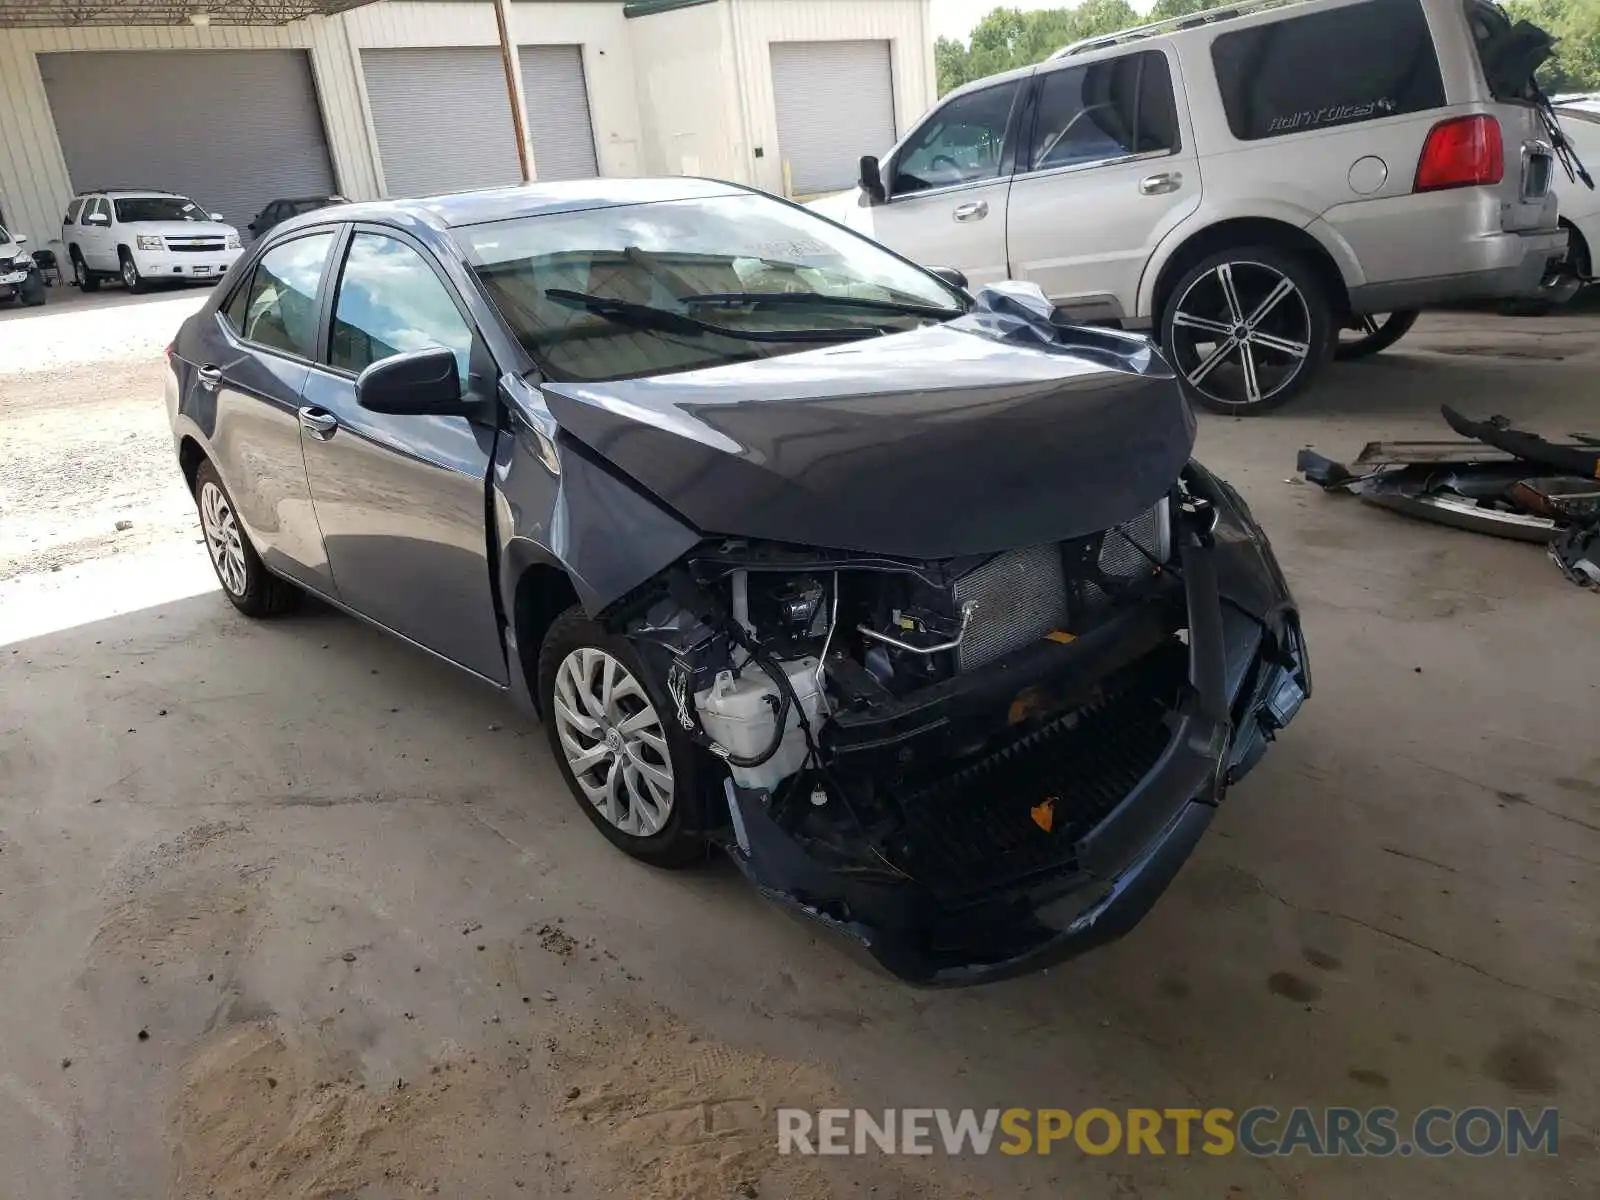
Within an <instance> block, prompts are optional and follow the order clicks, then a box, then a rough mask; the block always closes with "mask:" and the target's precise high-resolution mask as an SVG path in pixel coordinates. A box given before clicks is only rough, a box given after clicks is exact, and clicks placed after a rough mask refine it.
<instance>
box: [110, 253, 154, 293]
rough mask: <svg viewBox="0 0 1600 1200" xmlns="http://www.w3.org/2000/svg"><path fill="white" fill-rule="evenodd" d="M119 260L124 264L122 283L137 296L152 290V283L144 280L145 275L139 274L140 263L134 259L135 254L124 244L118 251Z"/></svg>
mask: <svg viewBox="0 0 1600 1200" xmlns="http://www.w3.org/2000/svg"><path fill="white" fill-rule="evenodd" d="M117 261H118V262H120V263H121V264H122V283H123V286H124V287H126V288H127V289H128V290H129V291H130V292H132V293H133V294H134V295H135V296H142V295H144V293H146V292H148V291H149V290H150V285H149V284H147V283H146V282H145V281H144V276H143V275H141V274H139V264H138V263H136V262H134V261H133V255H132V254H130V253H129V252H128V248H127V247H126V246H124V247H123V248H122V249H120V250H118V251H117Z"/></svg>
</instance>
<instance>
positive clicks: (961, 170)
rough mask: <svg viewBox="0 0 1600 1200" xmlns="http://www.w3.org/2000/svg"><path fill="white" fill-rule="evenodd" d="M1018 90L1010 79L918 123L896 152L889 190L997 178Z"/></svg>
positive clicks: (899, 191)
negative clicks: (908, 138)
mask: <svg viewBox="0 0 1600 1200" xmlns="http://www.w3.org/2000/svg"><path fill="white" fill-rule="evenodd" d="M1021 86H1022V85H1021V83H1020V82H1019V81H1017V80H1013V81H1012V82H1010V83H1002V84H1000V85H998V86H996V87H992V88H985V89H983V90H982V91H981V92H970V93H968V94H967V95H965V96H960V97H958V98H957V99H955V100H952V101H950V103H948V104H946V105H945V106H944V107H943V108H941V109H940V110H939V111H938V112H936V113H935V114H934V115H933V116H932V117H930V118H929V119H928V120H927V121H925V122H924V123H923V125H922V127H921V128H920V129H918V130H917V132H916V133H914V134H913V135H912V136H911V140H910V141H909V142H907V143H906V147H905V149H904V150H902V151H901V152H900V156H899V158H898V159H897V160H896V161H895V164H894V180H893V182H892V183H891V184H890V188H889V190H890V191H891V192H892V193H893V194H894V195H896V196H898V195H901V194H902V193H905V192H923V191H927V190H928V189H929V188H940V187H953V186H955V185H956V184H960V183H976V182H978V181H980V180H984V179H993V178H995V176H997V175H999V174H1000V152H1001V150H1002V149H1003V147H1004V145H1005V139H1006V125H1007V123H1009V122H1010V120H1011V105H1012V103H1013V102H1014V101H1015V100H1016V98H1017V91H1018V90H1019V88H1020V87H1021Z"/></svg>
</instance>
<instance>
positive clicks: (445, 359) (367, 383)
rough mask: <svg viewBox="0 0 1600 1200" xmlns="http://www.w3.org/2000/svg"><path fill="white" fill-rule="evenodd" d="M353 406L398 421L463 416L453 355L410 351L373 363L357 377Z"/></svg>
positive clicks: (437, 348)
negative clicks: (392, 417)
mask: <svg viewBox="0 0 1600 1200" xmlns="http://www.w3.org/2000/svg"><path fill="white" fill-rule="evenodd" d="M356 403H357V404H359V405H360V406H361V407H362V408H364V409H366V410H367V411H368V412H375V413H390V414H392V415H394V416H401V417H420V416H441V417H459V416H462V415H464V413H465V406H464V405H463V404H462V402H461V376H460V374H459V373H458V371H457V369H456V356H455V354H454V352H452V351H450V350H446V349H445V348H444V347H443V346H435V347H433V348H432V349H429V350H412V351H409V352H407V353H405V354H396V355H394V356H393V357H392V358H385V359H383V360H381V361H379V362H375V363H373V364H372V365H371V366H370V367H368V368H367V369H366V370H365V371H363V372H361V374H360V375H358V376H357V377H356Z"/></svg>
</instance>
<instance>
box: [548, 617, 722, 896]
mask: <svg viewBox="0 0 1600 1200" xmlns="http://www.w3.org/2000/svg"><path fill="white" fill-rule="evenodd" d="M648 679H649V675H648V673H647V671H646V669H645V666H644V664H643V663H642V662H641V661H640V660H639V656H638V655H637V654H635V653H634V650H633V646H632V645H631V644H630V643H629V642H628V640H627V639H626V638H621V637H617V636H615V635H613V634H610V633H607V632H606V631H605V630H604V629H603V628H601V627H600V626H599V625H597V624H596V623H595V622H593V621H591V620H590V619H589V618H588V617H587V616H585V615H584V612H583V609H582V608H581V607H580V606H578V605H574V606H573V607H571V608H569V609H567V611H566V612H564V613H562V614H561V615H560V616H559V617H557V618H556V621H555V624H553V625H551V626H550V630H549V632H548V633H546V634H545V638H544V645H543V646H542V647H541V648H540V650H539V667H538V678H537V680H536V686H537V689H538V690H537V692H536V693H535V694H536V695H537V697H538V701H539V711H540V713H541V714H543V717H544V727H545V732H546V734H547V735H548V737H549V739H550V752H551V754H553V755H554V756H555V760H556V764H557V765H558V766H559V767H560V768H561V777H562V779H564V780H566V784H567V788H568V790H569V791H571V793H572V796H573V799H575V800H576V801H577V802H578V807H579V808H581V809H583V813H584V816H586V817H588V818H589V820H590V821H592V822H594V826H595V828H596V829H598V830H599V831H600V832H601V833H602V834H604V835H605V837H606V840H607V841H609V842H610V843H611V844H612V845H613V846H615V847H617V848H618V849H619V850H621V851H622V852H623V853H625V854H628V855H631V856H632V857H634V858H637V859H639V860H640V861H641V862H646V863H649V864H650V865H652V866H657V867H683V866H688V865H689V864H691V863H694V862H698V861H700V860H702V859H704V858H705V855H706V843H705V840H704V839H703V838H702V836H701V835H700V832H699V831H700V829H701V828H702V803H701V797H702V789H703V787H704V786H705V783H704V775H705V772H704V769H703V755H702V752H701V751H700V750H699V749H698V748H697V747H696V746H695V745H694V743H693V742H691V741H690V740H689V738H688V736H687V735H686V734H685V733H684V732H683V730H682V729H681V728H679V727H678V725H677V723H676V722H675V721H674V720H673V719H672V717H671V716H670V715H669V714H670V713H671V711H672V709H671V706H670V704H669V703H668V702H666V700H665V698H664V697H660V696H658V695H656V694H655V693H654V692H653V691H652V690H651V689H650V687H649V684H648V683H647V682H646V681H647V680H648ZM558 689H559V691H560V696H559V697H558V694H557V692H558ZM605 697H611V699H610V700H609V701H607V700H606V699H605ZM558 703H559V707H558ZM647 775H648V778H646V776H647ZM580 776H581V782H580V778H579V777H580ZM663 783H664V784H665V787H664V788H663V786H662V784H663ZM663 797H664V798H665V801H666V803H665V804H663V803H662V800H663ZM663 810H664V811H663Z"/></svg>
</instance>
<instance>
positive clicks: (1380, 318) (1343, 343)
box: [1333, 312, 1422, 362]
mask: <svg viewBox="0 0 1600 1200" xmlns="http://www.w3.org/2000/svg"><path fill="white" fill-rule="evenodd" d="M1421 315H1422V314H1421V313H1418V312H1392V313H1364V314H1362V315H1361V316H1359V317H1351V318H1350V319H1349V320H1348V321H1346V322H1345V326H1344V328H1343V329H1341V330H1340V331H1339V344H1338V345H1337V346H1336V347H1335V348H1334V351H1333V356H1334V358H1336V359H1338V360H1339V361H1340V362H1354V361H1355V360H1356V359H1358V358H1369V357H1371V356H1372V355H1374V354H1381V353H1382V352H1383V351H1385V350H1387V349H1388V348H1389V347H1390V346H1392V345H1394V344H1395V343H1396V342H1398V341H1399V340H1400V339H1401V338H1403V337H1405V335H1406V334H1408V333H1410V332H1411V327H1412V326H1413V325H1415V324H1416V323H1417V318H1418V317H1420V316H1421Z"/></svg>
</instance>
